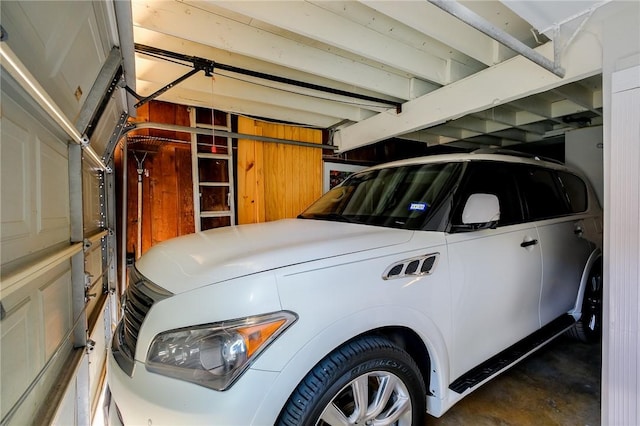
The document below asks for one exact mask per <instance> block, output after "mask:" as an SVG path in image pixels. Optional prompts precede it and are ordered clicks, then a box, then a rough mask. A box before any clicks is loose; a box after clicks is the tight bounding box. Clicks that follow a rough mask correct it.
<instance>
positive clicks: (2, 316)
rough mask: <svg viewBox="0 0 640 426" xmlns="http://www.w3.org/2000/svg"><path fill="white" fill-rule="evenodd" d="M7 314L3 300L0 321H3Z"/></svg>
mask: <svg viewBox="0 0 640 426" xmlns="http://www.w3.org/2000/svg"><path fill="white" fill-rule="evenodd" d="M6 316H7V311H5V310H4V305H3V304H2V302H0V321H2V320H3V319H4V317H6Z"/></svg>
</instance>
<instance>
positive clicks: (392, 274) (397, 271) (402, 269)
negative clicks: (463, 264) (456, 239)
mask: <svg viewBox="0 0 640 426" xmlns="http://www.w3.org/2000/svg"><path fill="white" fill-rule="evenodd" d="M439 256H440V253H431V254H427V255H425V256H419V257H412V258H411V259H406V260H403V261H401V262H398V263H394V264H393V265H391V266H389V267H388V268H387V269H386V271H385V272H384V274H382V279H385V280H390V279H393V278H402V277H407V276H410V277H419V276H422V275H429V274H431V273H432V272H433V270H434V268H435V266H436V263H437V261H438V257H439Z"/></svg>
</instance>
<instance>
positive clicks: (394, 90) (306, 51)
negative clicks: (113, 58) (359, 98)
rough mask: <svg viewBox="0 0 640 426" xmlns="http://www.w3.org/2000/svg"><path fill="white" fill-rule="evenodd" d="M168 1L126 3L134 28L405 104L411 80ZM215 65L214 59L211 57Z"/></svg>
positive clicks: (198, 9)
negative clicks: (249, 58) (130, 8)
mask: <svg viewBox="0 0 640 426" xmlns="http://www.w3.org/2000/svg"><path fill="white" fill-rule="evenodd" d="M203 6H206V3H204V2H203V3H197V4H195V5H189V4H185V3H180V2H174V1H170V2H169V1H162V2H151V3H141V2H132V3H131V7H132V9H133V19H134V22H133V24H134V26H140V27H149V28H152V29H153V30H154V31H157V32H160V33H164V34H168V35H172V36H174V37H180V38H184V39H186V40H189V41H192V42H196V43H201V44H204V45H208V46H211V47H214V48H217V49H221V50H228V51H233V52H235V53H236V54H240V55H245V56H248V57H251V58H255V59H259V60H262V61H266V62H268V63H272V64H276V65H280V66H283V67H288V68H292V69H295V70H298V71H302V72H306V73H309V74H313V75H318V76H320V77H324V78H328V79H332V80H337V81H339V82H341V83H345V84H349V85H352V86H355V87H359V88H362V89H365V90H371V91H374V92H378V93H382V94H384V95H388V96H393V97H400V98H401V99H405V100H406V99H410V98H411V91H412V89H413V87H412V84H411V78H409V77H408V76H401V75H398V74H396V73H393V72H390V71H388V70H381V69H378V68H375V67H373V66H370V65H368V64H364V63H362V62H358V61H356V60H354V59H348V58H344V57H340V56H336V55H335V54H334V53H333V52H328V51H324V50H322V49H318V48H314V47H311V46H308V45H304V44H302V43H298V42H295V41H293V40H290V39H287V38H286V37H283V36H280V35H277V34H274V33H270V32H267V31H264V30H262V29H259V28H255V27H252V26H250V25H247V24H244V23H241V22H239V21H235V20H232V19H229V18H225V17H223V16H220V15H216V14H214V13H211V12H209V11H207V10H203V9H202V7H203ZM211 59H213V60H215V59H216V58H211Z"/></svg>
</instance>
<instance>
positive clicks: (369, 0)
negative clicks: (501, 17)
mask: <svg viewBox="0 0 640 426" xmlns="http://www.w3.org/2000/svg"><path fill="white" fill-rule="evenodd" d="M362 3H364V4H366V5H367V6H369V7H370V8H372V9H375V10H377V11H378V12H380V13H383V14H385V15H387V16H389V17H391V18H393V19H395V20H397V21H399V22H402V23H403V24H405V25H408V26H410V27H411V28H413V29H415V30H416V31H419V32H421V33H422V34H425V35H427V36H429V37H431V38H433V39H434V40H437V41H439V42H441V43H443V44H445V45H447V46H451V47H452V48H454V49H455V50H457V51H459V52H462V53H463V54H464V55H466V56H469V57H471V58H473V59H475V60H477V61H479V62H481V63H483V64H485V65H494V64H496V63H498V62H501V61H503V60H505V59H508V58H510V57H512V56H513V53H504V54H503V53H502V52H507V49H504V48H500V44H499V43H498V42H496V41H495V40H493V39H492V38H491V37H488V36H486V35H484V34H482V33H481V32H480V31H478V30H476V29H474V28H472V27H470V26H469V25H466V24H465V23H463V22H461V21H460V20H459V19H457V18H455V17H453V16H452V15H450V14H448V13H446V12H445V11H443V10H441V9H440V8H438V7H436V6H434V5H432V4H430V3H429V2H427V1H409V2H403V3H402V7H398V4H397V2H393V1H379V0H364V1H362ZM498 52H500V54H499V53H498ZM507 55H508V56H507Z"/></svg>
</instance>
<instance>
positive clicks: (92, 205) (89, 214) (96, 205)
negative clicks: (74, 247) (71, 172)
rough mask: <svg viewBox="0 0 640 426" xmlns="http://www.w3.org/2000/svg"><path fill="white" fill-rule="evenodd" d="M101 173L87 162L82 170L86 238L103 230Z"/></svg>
mask: <svg viewBox="0 0 640 426" xmlns="http://www.w3.org/2000/svg"><path fill="white" fill-rule="evenodd" d="M100 184H101V179H100V173H99V171H98V170H95V169H92V168H91V167H90V165H88V164H87V163H86V162H85V163H84V165H83V169H82V198H83V204H84V205H83V211H84V219H83V220H84V234H85V236H87V235H89V234H92V233H93V232H95V231H97V230H99V229H101V227H102V214H101V211H100V208H101V200H100V189H101V188H100Z"/></svg>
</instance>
